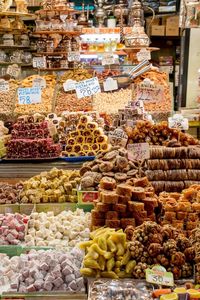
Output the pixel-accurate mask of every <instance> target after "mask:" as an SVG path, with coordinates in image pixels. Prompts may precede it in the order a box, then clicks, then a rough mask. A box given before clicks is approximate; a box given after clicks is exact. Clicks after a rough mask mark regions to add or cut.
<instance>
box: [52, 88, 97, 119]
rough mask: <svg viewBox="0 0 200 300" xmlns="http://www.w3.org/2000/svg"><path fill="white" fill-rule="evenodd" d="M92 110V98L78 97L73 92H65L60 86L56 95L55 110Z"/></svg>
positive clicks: (59, 112)
mask: <svg viewBox="0 0 200 300" xmlns="http://www.w3.org/2000/svg"><path fill="white" fill-rule="evenodd" d="M90 110H92V98H91V97H84V98H81V99H78V98H77V96H76V94H75V93H69V92H67V93H66V92H65V91H64V90H63V87H60V88H59V90H58V93H57V97H56V108H55V112H56V113H57V114H61V113H62V112H63V111H71V112H74V111H90Z"/></svg>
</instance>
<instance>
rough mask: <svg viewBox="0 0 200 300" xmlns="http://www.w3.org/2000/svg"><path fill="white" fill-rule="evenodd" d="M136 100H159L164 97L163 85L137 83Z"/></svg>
mask: <svg viewBox="0 0 200 300" xmlns="http://www.w3.org/2000/svg"><path fill="white" fill-rule="evenodd" d="M136 94H137V95H136V100H141V101H153V102H159V101H161V100H162V99H163V97H164V91H163V87H162V86H147V85H142V84H139V85H137V92H136Z"/></svg>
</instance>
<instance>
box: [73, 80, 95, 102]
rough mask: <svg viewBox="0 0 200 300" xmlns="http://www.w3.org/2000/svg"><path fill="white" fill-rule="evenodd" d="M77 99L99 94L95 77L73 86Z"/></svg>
mask: <svg viewBox="0 0 200 300" xmlns="http://www.w3.org/2000/svg"><path fill="white" fill-rule="evenodd" d="M75 90H76V94H77V97H78V99H81V98H83V97H88V96H92V95H94V94H97V93H100V92H101V88H100V85H99V80H98V78H97V77H93V78H91V79H86V80H83V81H80V82H77V83H76V84H75Z"/></svg>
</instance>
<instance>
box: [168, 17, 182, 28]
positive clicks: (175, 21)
mask: <svg viewBox="0 0 200 300" xmlns="http://www.w3.org/2000/svg"><path fill="white" fill-rule="evenodd" d="M166 25H167V26H170V27H171V26H172V27H176V26H177V27H179V16H173V17H167V19H166Z"/></svg>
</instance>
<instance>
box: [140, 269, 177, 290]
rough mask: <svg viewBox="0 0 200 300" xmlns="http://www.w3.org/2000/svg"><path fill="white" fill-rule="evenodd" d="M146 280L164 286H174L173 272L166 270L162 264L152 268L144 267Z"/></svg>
mask: <svg viewBox="0 0 200 300" xmlns="http://www.w3.org/2000/svg"><path fill="white" fill-rule="evenodd" d="M145 272H146V281H147V282H150V283H153V284H158V285H166V286H174V276H173V273H171V272H167V271H166V269H165V268H163V267H162V266H159V265H156V266H154V267H153V268H152V269H146V270H145Z"/></svg>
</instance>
